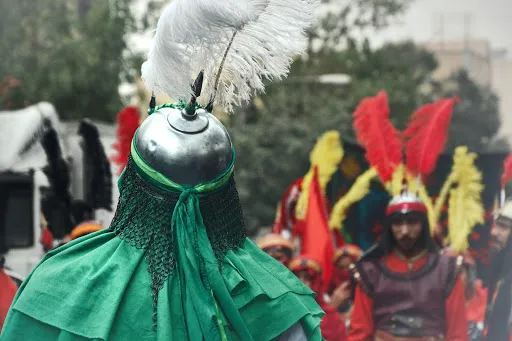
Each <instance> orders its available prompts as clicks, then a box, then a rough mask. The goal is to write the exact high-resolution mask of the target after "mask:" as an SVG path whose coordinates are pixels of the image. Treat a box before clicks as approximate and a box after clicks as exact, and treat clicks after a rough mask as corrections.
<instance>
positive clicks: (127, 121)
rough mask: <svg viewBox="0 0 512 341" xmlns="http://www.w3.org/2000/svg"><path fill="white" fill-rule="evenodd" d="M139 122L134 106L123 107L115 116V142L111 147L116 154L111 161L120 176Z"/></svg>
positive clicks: (137, 111)
mask: <svg viewBox="0 0 512 341" xmlns="http://www.w3.org/2000/svg"><path fill="white" fill-rule="evenodd" d="M139 121H140V115H139V110H138V109H137V107H134V106H128V107H125V108H124V109H123V110H122V111H121V112H120V113H119V114H117V124H118V127H117V142H116V143H115V144H114V145H113V148H114V149H115V150H116V151H117V154H116V155H115V156H113V157H112V158H111V161H112V162H114V163H116V164H117V165H118V166H119V168H120V171H119V174H121V172H122V171H123V169H124V167H126V164H127V163H128V156H129V155H130V150H131V145H132V139H133V136H134V135H135V131H136V130H137V128H139V125H140V123H139Z"/></svg>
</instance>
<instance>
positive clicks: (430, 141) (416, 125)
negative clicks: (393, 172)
mask: <svg viewBox="0 0 512 341" xmlns="http://www.w3.org/2000/svg"><path fill="white" fill-rule="evenodd" d="M457 101H458V99H456V98H451V99H441V100H439V101H437V102H435V103H431V104H427V105H424V106H423V107H421V108H419V109H418V110H417V111H416V112H415V113H414V114H413V115H412V117H411V119H410V121H409V125H408V127H407V129H406V130H405V131H404V134H403V136H404V139H405V141H406V144H407V147H406V160H407V168H408V169H409V170H410V171H411V172H413V173H415V174H416V175H419V176H421V177H422V178H423V177H425V176H427V175H429V174H430V173H432V171H433V170H434V168H435V166H436V162H437V158H438V157H439V155H440V154H441V152H442V151H443V148H444V145H445V143H446V139H447V136H448V128H449V126H450V120H451V117H452V112H453V105H454V104H455V102H457Z"/></svg>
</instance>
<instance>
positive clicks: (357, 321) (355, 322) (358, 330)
mask: <svg viewBox="0 0 512 341" xmlns="http://www.w3.org/2000/svg"><path fill="white" fill-rule="evenodd" d="M372 311H373V300H372V298H371V297H369V296H368V295H367V294H366V293H365V292H364V291H363V289H361V287H360V286H359V285H357V287H356V294H355V297H354V309H353V310H352V315H351V317H350V330H349V332H348V341H371V340H373V333H374V330H373V313H372Z"/></svg>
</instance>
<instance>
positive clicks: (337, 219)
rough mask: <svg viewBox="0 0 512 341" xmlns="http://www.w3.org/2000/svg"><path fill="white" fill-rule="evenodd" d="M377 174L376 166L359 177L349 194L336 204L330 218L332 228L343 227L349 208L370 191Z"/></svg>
mask: <svg viewBox="0 0 512 341" xmlns="http://www.w3.org/2000/svg"><path fill="white" fill-rule="evenodd" d="M376 176H377V171H376V170H375V168H370V169H368V170H367V171H365V172H364V173H363V174H361V175H360V176H359V177H358V178H357V180H356V182H355V183H354V184H353V185H352V187H350V190H349V191H348V192H347V194H345V195H344V196H343V197H342V198H341V199H339V200H338V201H337V202H336V204H334V207H333V209H332V213H331V217H330V219H329V226H330V227H331V229H341V226H342V223H343V221H344V220H345V218H347V209H348V208H349V207H350V206H352V204H354V203H355V202H358V201H359V200H361V199H363V198H364V197H365V196H366V194H368V192H369V191H370V183H371V181H372V180H373V179H374V178H375V177H376Z"/></svg>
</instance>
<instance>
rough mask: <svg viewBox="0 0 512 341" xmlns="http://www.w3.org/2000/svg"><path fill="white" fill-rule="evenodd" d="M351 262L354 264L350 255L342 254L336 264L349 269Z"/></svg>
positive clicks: (343, 268)
mask: <svg viewBox="0 0 512 341" xmlns="http://www.w3.org/2000/svg"><path fill="white" fill-rule="evenodd" d="M350 264H352V259H351V258H350V257H348V256H342V257H340V259H339V260H338V262H337V263H336V266H337V267H338V268H339V269H342V270H347V269H348V268H349V267H350Z"/></svg>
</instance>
